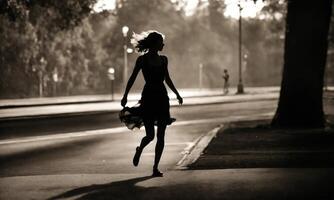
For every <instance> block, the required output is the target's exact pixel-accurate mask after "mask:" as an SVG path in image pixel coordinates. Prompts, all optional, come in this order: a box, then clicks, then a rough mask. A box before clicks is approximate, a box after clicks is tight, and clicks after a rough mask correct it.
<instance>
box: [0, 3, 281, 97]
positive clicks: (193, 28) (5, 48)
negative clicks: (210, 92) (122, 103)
mask: <svg viewBox="0 0 334 200" xmlns="http://www.w3.org/2000/svg"><path fill="white" fill-rule="evenodd" d="M116 2H117V5H116V8H115V10H112V11H103V12H101V13H94V12H92V6H93V5H94V3H95V0H59V1H51V0H10V1H8V0H7V1H4V0H1V1H0V7H1V8H0V23H1V27H0V42H1V44H2V45H1V47H0V64H1V70H0V76H1V81H0V95H1V96H0V97H1V98H17V97H34V96H38V95H39V86H40V83H41V79H40V74H42V85H43V89H44V94H43V95H44V96H51V95H55V94H56V95H78V94H99V93H108V92H109V91H110V82H109V80H108V77H107V74H106V73H107V70H108V68H109V67H114V68H115V70H116V80H115V84H116V85H115V89H116V90H118V91H122V90H123V89H122V81H123V80H122V74H123V69H124V67H123V65H124V64H123V43H124V42H127V44H128V46H131V45H130V43H129V39H130V37H131V34H132V32H136V33H138V32H141V31H145V30H152V29H155V30H158V31H160V32H162V33H164V34H165V35H166V41H165V43H166V46H165V49H164V51H163V52H162V53H163V54H166V55H168V57H169V64H170V73H171V74H172V76H173V79H174V80H175V83H176V85H177V86H178V87H198V78H199V77H198V73H199V64H200V63H202V64H203V66H204V68H203V75H204V80H203V81H204V83H203V84H204V86H205V87H221V85H222V82H223V81H222V78H221V74H222V71H223V69H228V70H229V72H230V75H231V81H232V84H233V83H236V82H237V70H238V67H237V66H238V62H237V61H238V48H237V47H238V46H237V45H238V37H237V35H238V23H237V20H234V19H231V18H227V17H225V16H224V9H225V4H224V1H223V0H209V1H208V2H207V5H206V6H203V5H202V4H203V2H204V1H203V2H202V1H200V2H202V3H200V4H199V5H198V8H197V10H196V12H195V14H194V15H192V16H186V15H185V13H184V3H185V1H183V0H182V1H166V0H117V1H116ZM284 9H285V5H284V4H278V5H276V4H275V2H274V1H273V3H269V4H268V5H267V6H266V7H265V8H264V10H263V13H264V14H266V15H267V16H275V13H281V15H282V17H280V18H277V17H276V18H275V17H273V18H270V17H268V18H266V19H265V20H259V19H244V20H243V27H242V28H243V33H244V34H243V35H244V36H243V48H242V49H243V52H244V54H246V53H247V54H248V57H247V60H244V67H243V72H244V74H245V79H246V85H277V84H278V83H279V75H280V72H281V66H282V64H281V63H282V55H283V45H282V44H283V39H284V38H282V37H281V36H282V34H281V33H283V32H284V26H283V24H284V15H285V14H284ZM124 25H127V26H128V27H130V31H129V34H128V37H127V38H125V39H124V38H123V35H122V32H121V28H122V26H124ZM136 57H137V55H136V54H134V53H133V54H129V55H128V58H129V67H130V69H131V67H132V65H133V63H134V62H135V59H136ZM246 61H247V63H246ZM130 71H131V70H130ZM55 73H57V74H58V82H57V83H55V81H54V80H53V78H54V74H55ZM184 74H187V76H186V77H185V76H184ZM267 76H270V77H271V78H269V79H264V78H261V77H267ZM140 80H142V79H140ZM268 80H270V81H268ZM142 83H143V82H142V81H139V83H138V84H137V85H136V86H135V88H138V89H139V88H140V87H141V84H142ZM55 86H57V88H56V90H57V91H55V90H54V89H55Z"/></svg>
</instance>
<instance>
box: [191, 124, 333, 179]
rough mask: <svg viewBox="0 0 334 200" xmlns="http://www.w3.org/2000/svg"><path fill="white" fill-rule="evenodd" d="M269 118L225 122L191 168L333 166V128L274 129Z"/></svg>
mask: <svg viewBox="0 0 334 200" xmlns="http://www.w3.org/2000/svg"><path fill="white" fill-rule="evenodd" d="M269 124H270V120H253V121H241V122H240V121H239V122H233V123H230V124H226V125H225V126H224V127H223V128H220V129H219V130H218V131H217V132H216V134H213V135H212V134H211V138H210V139H212V141H211V142H210V143H209V144H208V146H207V147H206V148H205V150H203V149H202V151H203V154H201V155H200V156H199V158H198V159H197V160H196V162H194V163H190V166H188V167H189V169H231V168H232V169H233V168H273V167H274V168H319V167H325V168H326V167H331V168H332V167H334V145H333V144H334V129H333V127H331V128H329V127H327V128H326V129H312V130H307V129H305V130H299V129H298V130H297V129H291V130H286V129H272V128H270V127H269ZM333 181H334V180H333Z"/></svg>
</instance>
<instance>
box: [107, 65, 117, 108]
mask: <svg viewBox="0 0 334 200" xmlns="http://www.w3.org/2000/svg"><path fill="white" fill-rule="evenodd" d="M108 77H109V80H110V89H111V101H114V80H115V69H114V68H113V67H110V68H109V69H108Z"/></svg>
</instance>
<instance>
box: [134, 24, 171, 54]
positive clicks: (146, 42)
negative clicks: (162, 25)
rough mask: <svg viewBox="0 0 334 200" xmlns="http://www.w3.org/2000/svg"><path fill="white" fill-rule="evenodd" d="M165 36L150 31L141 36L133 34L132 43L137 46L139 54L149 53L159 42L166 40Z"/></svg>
mask: <svg viewBox="0 0 334 200" xmlns="http://www.w3.org/2000/svg"><path fill="white" fill-rule="evenodd" d="M164 38H165V36H164V35H163V34H162V33H159V32H158V31H154V30H149V31H144V32H142V33H140V34H137V33H133V34H132V39H131V43H132V44H133V45H134V46H135V48H136V49H137V51H138V52H144V53H145V52H147V51H148V50H149V49H150V48H151V47H153V46H154V45H155V44H156V43H157V42H159V40H164Z"/></svg>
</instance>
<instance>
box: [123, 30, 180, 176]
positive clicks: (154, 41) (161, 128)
mask: <svg viewBox="0 0 334 200" xmlns="http://www.w3.org/2000/svg"><path fill="white" fill-rule="evenodd" d="M163 46H164V43H163V36H162V34H160V33H158V32H156V31H153V32H150V33H149V34H148V36H147V37H145V38H144V39H141V40H139V41H138V44H137V45H136V48H137V49H138V51H139V52H143V53H145V54H144V55H141V56H139V57H138V58H137V61H136V64H135V67H134V70H133V72H132V74H131V76H130V78H129V81H128V83H127V85H126V89H125V92H124V96H123V98H122V101H121V105H122V106H123V107H124V106H125V105H126V103H127V96H128V93H129V91H130V89H131V87H132V85H133V83H134V81H135V80H136V77H137V75H138V73H139V71H140V70H142V73H143V76H144V79H145V86H144V89H143V91H142V97H141V100H140V104H141V105H140V107H141V111H142V112H141V117H142V119H143V122H144V126H145V131H146V136H145V137H143V139H142V140H141V143H140V146H138V147H137V148H136V153H135V155H134V157H133V165H134V166H137V165H138V163H139V159H140V155H141V153H142V151H143V149H144V148H145V146H146V145H148V144H149V143H150V142H151V141H152V140H153V139H154V134H155V133H154V125H155V124H156V125H157V126H158V128H157V143H156V147H155V158H154V165H153V174H152V176H162V175H163V174H162V173H161V172H160V171H159V170H158V165H159V161H160V158H161V155H162V151H163V149H164V145H165V140H164V138H165V130H166V126H167V125H170V124H171V123H172V122H173V119H172V118H171V117H170V113H169V98H168V94H167V90H166V88H165V85H164V83H163V82H164V81H165V82H166V84H167V85H168V86H169V87H170V89H171V90H172V91H173V92H174V93H175V94H176V97H177V99H178V101H179V104H182V103H183V99H182V97H181V96H180V95H179V93H178V91H177V90H176V88H175V86H174V84H173V82H172V80H171V78H170V76H169V73H168V68H167V66H168V59H167V57H166V56H163V55H159V54H158V51H161V50H162V49H163Z"/></svg>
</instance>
